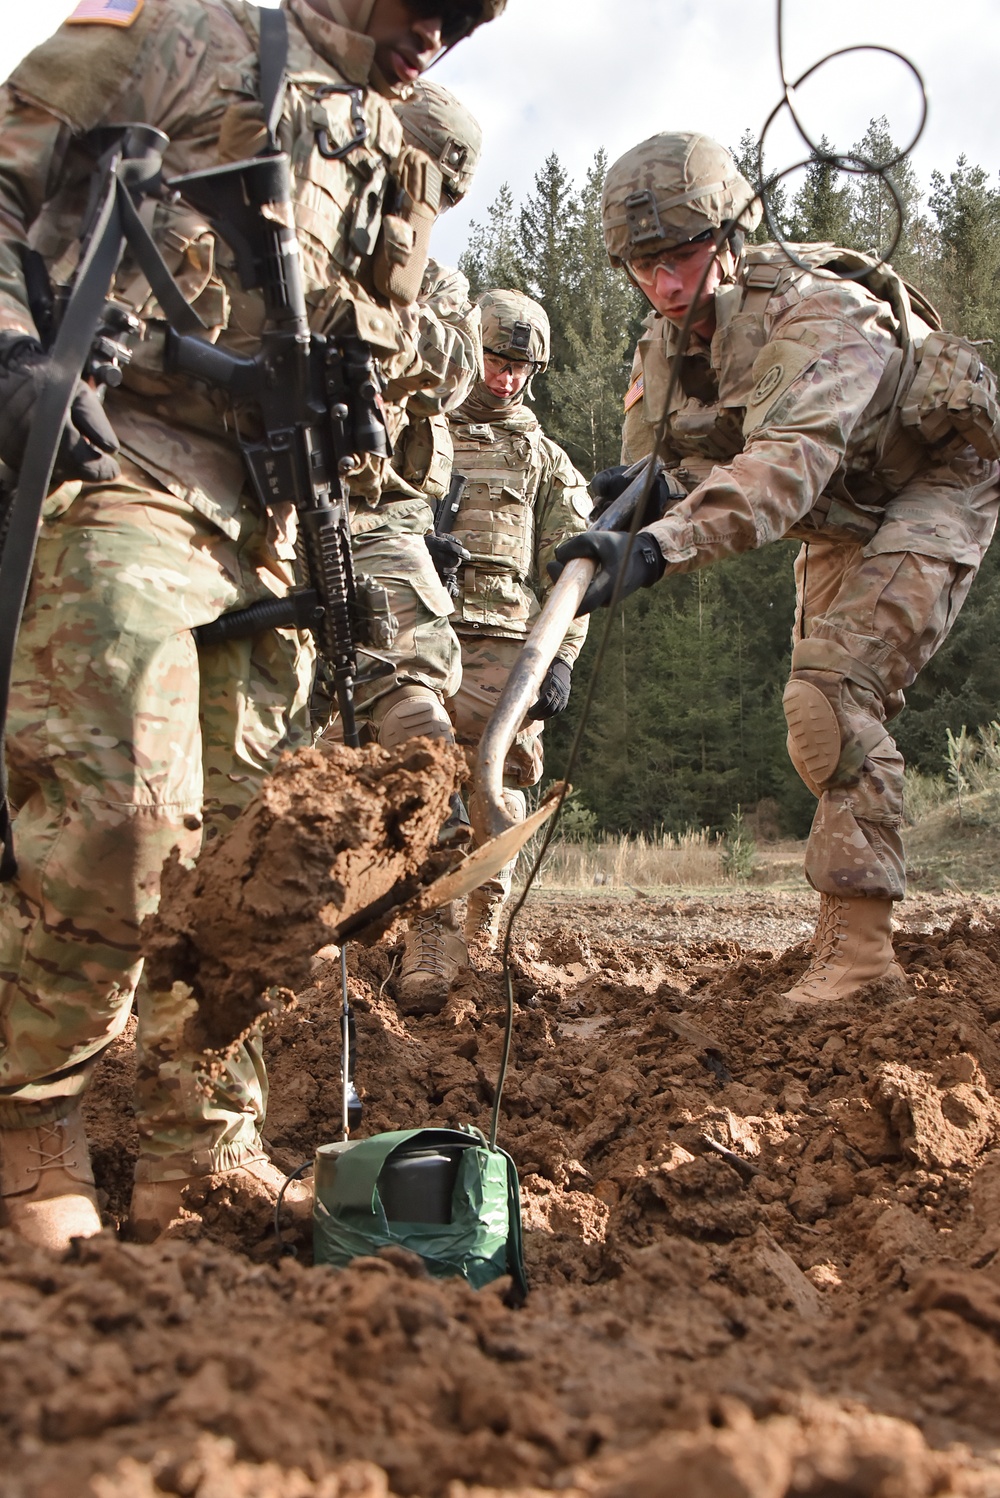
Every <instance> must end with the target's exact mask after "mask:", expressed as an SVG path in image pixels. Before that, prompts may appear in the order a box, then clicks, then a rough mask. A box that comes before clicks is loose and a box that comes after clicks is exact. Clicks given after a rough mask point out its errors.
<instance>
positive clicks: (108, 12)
mask: <svg viewBox="0 0 1000 1498" xmlns="http://www.w3.org/2000/svg"><path fill="white" fill-rule="evenodd" d="M143 3H144V0H80V4H79V5H78V6H77V7H76V10H75V11H74V12H73V14H72V15H71V16H67V17H66V25H67V26H131V24H132V22H133V21H134V20H135V19H136V17H137V16H138V14H139V12H140V11H141V10H142V7H143Z"/></svg>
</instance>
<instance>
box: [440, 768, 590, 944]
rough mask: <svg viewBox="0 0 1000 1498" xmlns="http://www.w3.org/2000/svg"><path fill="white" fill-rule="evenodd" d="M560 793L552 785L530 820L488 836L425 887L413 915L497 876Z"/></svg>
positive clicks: (546, 816)
mask: <svg viewBox="0 0 1000 1498" xmlns="http://www.w3.org/2000/svg"><path fill="white" fill-rule="evenodd" d="M566 789H567V790H568V788H566ZM563 790H564V786H563V784H562V782H559V783H558V784H556V785H554V786H553V787H552V788H551V790H550V791H549V792H548V794H547V795H546V797H545V799H544V801H542V802H541V804H540V805H539V806H538V808H537V810H536V811H533V812H532V813H531V816H530V817H526V818H525V820H524V821H523V822H515V823H514V825H513V827H508V828H507V830H506V832H501V833H499V834H498V835H497V836H496V837H491V838H490V840H489V842H486V843H483V844H482V846H481V847H479V848H476V849H475V851H474V852H472V853H470V854H469V856H468V858H465V859H463V860H462V862H461V863H460V864H459V865H458V868H457V869H452V871H451V873H450V874H442V875H441V877H440V878H439V879H435V880H434V883H433V884H428V885H427V887H426V889H424V890H423V891H422V892H421V893H420V894H419V895H418V896H417V898H416V899H415V900H414V902H413V909H414V911H415V913H418V914H422V913H423V912H424V911H426V910H436V909H437V907H438V906H439V905H447V904H448V903H449V902H450V901H451V900H460V899H461V898H462V896H463V895H469V894H471V893H472V891H473V890H474V889H478V888H479V886H480V885H481V884H482V883H484V881H485V880H487V879H491V878H492V877H493V875H494V874H499V872H500V870H501V869H502V868H503V866H504V864H507V863H510V861H511V859H512V858H514V857H516V855H517V854H518V853H520V851H521V849H522V848H523V847H524V845H525V843H526V842H528V840H529V839H530V838H532V837H534V835H535V833H536V832H537V831H538V829H539V827H544V826H545V823H546V822H547V821H548V820H549V817H551V816H552V814H553V812H554V811H555V809H556V807H557V806H558V805H559V800H560V797H561V796H562V793H563Z"/></svg>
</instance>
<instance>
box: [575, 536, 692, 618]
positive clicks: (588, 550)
mask: <svg viewBox="0 0 1000 1498" xmlns="http://www.w3.org/2000/svg"><path fill="white" fill-rule="evenodd" d="M575 557H590V558H592V559H593V560H594V561H595V562H597V563H598V564H599V565H598V569H597V572H596V574H595V576H594V578H593V579H592V580H591V583H590V586H589V587H588V589H587V591H586V593H584V595H583V599H582V601H581V603H580V607H579V608H578V609H577V611H576V613H577V618H579V616H580V615H581V614H589V613H590V612H591V611H592V610H593V609H606V608H607V606H608V604H609V603H610V602H611V595H612V593H613V592H614V590H615V582H616V580H617V578H618V574H619V573H622V574H623V576H622V585H621V591H620V592H619V594H618V601H619V603H621V602H622V601H623V600H624V599H626V598H628V596H629V594H630V593H634V592H635V591H636V589H637V588H650V587H652V585H653V583H658V582H659V580H660V578H661V577H662V576H663V574H664V572H665V571H666V566H667V563H666V559H665V557H664V555H663V553H662V551H661V550H660V548H659V547H658V546H657V544H656V538H655V537H654V536H651V535H650V533H649V531H640V532H639V534H638V535H637V536H636V538H635V540H634V541H633V542H632V544H631V546H630V545H629V539H628V533H627V532H626V531H582V532H581V533H580V535H579V536H570V537H569V539H568V540H567V541H560V543H559V545H558V546H557V547H556V559H555V561H554V562H550V563H549V567H548V571H549V576H550V577H551V578H552V579H553V581H556V580H557V579H558V577H559V574H560V573H561V572H562V570H563V568H564V567H565V565H566V563H567V562H571V561H573V559H574V558H575Z"/></svg>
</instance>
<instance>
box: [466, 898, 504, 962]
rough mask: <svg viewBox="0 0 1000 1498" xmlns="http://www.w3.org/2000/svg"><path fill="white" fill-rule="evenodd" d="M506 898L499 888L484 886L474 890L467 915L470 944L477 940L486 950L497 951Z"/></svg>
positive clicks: (467, 931) (467, 933)
mask: <svg viewBox="0 0 1000 1498" xmlns="http://www.w3.org/2000/svg"><path fill="white" fill-rule="evenodd" d="M505 900H506V896H504V895H503V894H502V893H501V892H500V891H499V890H495V889H487V888H485V887H484V888H481V889H474V890H473V891H472V894H471V895H470V896H469V904H468V909H467V911H466V916H465V939H466V941H467V942H468V943H469V944H470V945H471V944H472V943H473V942H475V943H476V944H477V945H478V946H479V947H481V948H482V949H483V950H484V951H486V952H494V951H496V946H497V942H498V941H499V940H500V920H501V917H502V915H503V907H504V904H505Z"/></svg>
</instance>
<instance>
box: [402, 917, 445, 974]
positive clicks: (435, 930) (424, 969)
mask: <svg viewBox="0 0 1000 1498" xmlns="http://www.w3.org/2000/svg"><path fill="white" fill-rule="evenodd" d="M411 936H412V938H413V941H412V947H413V962H412V963H407V964H406V966H407V968H408V969H409V971H410V972H411V973H432V974H433V975H434V976H435V977H436V978H437V977H444V976H445V944H444V943H445V933H444V927H443V925H442V923H441V921H440V919H439V918H438V916H437V914H436V912H434V911H432V912H430V913H429V914H428V915H422V916H419V917H418V919H417V921H416V923H415V925H414V926H413V927H411Z"/></svg>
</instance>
